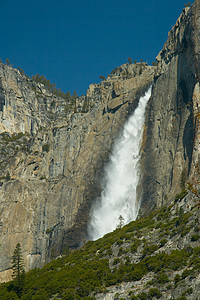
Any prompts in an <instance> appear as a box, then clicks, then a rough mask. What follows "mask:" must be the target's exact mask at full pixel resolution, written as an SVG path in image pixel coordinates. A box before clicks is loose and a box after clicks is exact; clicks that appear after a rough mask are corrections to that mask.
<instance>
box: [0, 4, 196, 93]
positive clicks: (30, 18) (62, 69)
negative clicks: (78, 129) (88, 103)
mask: <svg viewBox="0 0 200 300" xmlns="http://www.w3.org/2000/svg"><path fill="white" fill-rule="evenodd" d="M186 2H187V1H185V0H175V1H174V0H165V1H162V0H137V1H135V0H101V1H99V0H69V1H68V0H34V1H27V0H26V1H25V0H0V4H1V6H0V8H1V16H0V28H1V34H0V58H1V59H2V60H3V62H5V59H6V58H9V60H10V63H11V64H13V65H14V66H15V67H18V66H19V67H21V68H22V69H23V70H24V71H25V73H26V74H27V75H28V76H31V75H33V74H36V73H39V74H40V75H45V76H46V77H47V79H50V81H51V82H52V83H56V86H57V88H61V89H62V90H63V91H64V92H67V91H70V92H71V93H73V91H74V90H76V91H77V93H78V95H81V94H85V93H86V90H87V88H88V86H89V84H91V83H98V82H99V81H100V79H99V76H100V75H102V76H107V75H108V74H109V73H110V72H111V71H112V70H113V69H114V68H116V67H117V66H119V65H121V64H123V63H126V62H127V58H128V57H129V56H130V57H132V59H133V60H137V61H139V60H141V59H143V60H144V61H146V62H148V63H149V64H151V63H152V61H153V60H155V57H156V55H157V54H158V52H159V51H160V50H161V49H162V47H163V44H164V43H165V41H166V39H167V35H168V31H169V30H170V29H171V26H172V25H174V24H175V22H176V19H177V18H178V16H179V15H180V13H181V11H182V9H183V8H184V4H185V3H186ZM192 2H193V1H192Z"/></svg>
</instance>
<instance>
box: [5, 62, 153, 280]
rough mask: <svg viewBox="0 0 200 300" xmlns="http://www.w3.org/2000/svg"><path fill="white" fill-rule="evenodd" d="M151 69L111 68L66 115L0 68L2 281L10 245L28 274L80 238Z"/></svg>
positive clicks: (58, 104)
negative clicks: (17, 251) (19, 248)
mask: <svg viewBox="0 0 200 300" xmlns="http://www.w3.org/2000/svg"><path fill="white" fill-rule="evenodd" d="M154 70H155V68H154V67H149V66H147V65H146V64H145V63H139V64H131V65H128V64H126V65H123V66H121V67H119V68H117V69H116V70H114V71H113V72H112V74H111V75H110V76H109V77H108V78H107V80H104V81H102V82H101V83H100V84H93V85H90V87H89V89H88V91H87V95H86V96H85V97H82V98H81V99H79V100H77V102H78V103H77V108H78V111H79V112H78V113H74V112H72V111H68V112H66V106H67V103H66V101H65V100H63V99H61V98H57V97H55V96H54V95H52V94H51V93H50V92H48V91H46V90H45V88H44V86H43V85H41V84H37V83H35V82H33V81H32V80H31V79H30V78H27V77H26V76H21V74H20V73H19V72H18V71H17V70H15V69H12V68H11V67H9V66H5V65H3V64H0V83H1V85H0V86H1V89H0V100H1V115H0V117H1V123H0V132H1V134H0V138H1V143H0V144H1V146H0V151H1V152H0V161H1V178H0V179H1V181H0V185H1V188H0V220H1V223H0V245H1V248H0V250H1V259H0V270H2V272H1V273H0V278H2V280H6V279H7V278H9V274H10V270H9V266H10V264H11V257H12V254H13V251H14V248H15V246H16V244H17V243H18V242H19V243H20V244H21V246H22V251H23V257H24V260H25V266H26V270H29V269H31V268H35V267H40V266H42V265H43V264H44V263H45V262H47V261H48V260H49V259H50V258H53V257H55V256H57V255H59V254H60V253H61V252H64V251H65V248H67V247H68V246H70V247H75V248H76V247H78V246H79V245H80V243H82V242H83V240H84V239H85V238H86V226H87V220H88V218H89V209H90V207H91V203H92V201H94V199H95V197H96V196H98V195H99V193H100V189H101V186H100V179H101V173H102V168H103V165H104V163H105V162H106V161H107V160H108V156H109V152H110V150H111V147H112V143H113V141H114V140H115V139H116V137H117V136H118V134H119V132H120V129H121V127H122V126H123V124H124V122H125V120H126V118H127V116H128V115H129V114H130V113H131V112H132V111H133V110H134V108H135V107H136V106H137V103H138V100H139V97H140V96H141V95H142V94H143V93H144V92H145V90H146V88H147V87H148V86H149V85H150V84H151V82H152V81H153V76H154ZM81 111H82V112H83V111H84V113H82V112H81ZM7 269H8V270H7ZM5 270H7V271H5Z"/></svg>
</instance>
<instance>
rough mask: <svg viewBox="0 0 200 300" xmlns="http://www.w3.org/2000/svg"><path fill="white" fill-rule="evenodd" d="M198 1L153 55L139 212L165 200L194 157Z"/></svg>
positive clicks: (199, 109) (198, 109)
mask: <svg viewBox="0 0 200 300" xmlns="http://www.w3.org/2000/svg"><path fill="white" fill-rule="evenodd" d="M199 32H200V1H199V0H198V1H195V2H194V4H193V6H192V7H191V8H189V7H186V8H185V9H184V10H183V12H182V14H181V16H180V17H179V19H178V20H177V22H176V24H175V26H174V27H173V28H172V30H171V31H170V32H169V34H168V39H167V42H166V43H165V45H164V47H163V49H162V51H161V52H160V53H159V55H158V56H157V61H158V66H157V70H156V73H155V82H154V85H153V90H152V98H151V101H150V103H149V106H148V112H147V119H146V127H145V128H146V131H145V141H144V144H143V149H142V151H143V158H142V170H143V171H142V172H143V178H142V184H141V186H142V190H143V197H142V210H143V212H145V213H148V211H149V209H152V208H153V207H154V206H161V205H163V204H166V203H169V202H170V201H171V199H172V198H173V196H174V195H175V194H176V193H179V192H180V190H181V189H182V188H183V185H184V182H183V181H184V178H186V177H187V178H188V177H189V176H192V174H193V173H194V171H195V168H197V167H198V160H199V113H200V86H199V71H200V68H199V67H200V56H199V54H200V36H199Z"/></svg>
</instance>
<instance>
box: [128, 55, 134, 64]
mask: <svg viewBox="0 0 200 300" xmlns="http://www.w3.org/2000/svg"><path fill="white" fill-rule="evenodd" d="M128 63H129V64H132V63H133V60H132V58H131V57H130V56H129V58H128Z"/></svg>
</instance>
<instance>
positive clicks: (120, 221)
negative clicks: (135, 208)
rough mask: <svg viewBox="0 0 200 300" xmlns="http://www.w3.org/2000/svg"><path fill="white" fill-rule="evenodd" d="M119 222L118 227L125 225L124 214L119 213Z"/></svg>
mask: <svg viewBox="0 0 200 300" xmlns="http://www.w3.org/2000/svg"><path fill="white" fill-rule="evenodd" d="M118 219H119V224H118V225H117V228H118V229H121V228H122V227H123V226H124V218H123V216H122V215H119V218H118Z"/></svg>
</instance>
